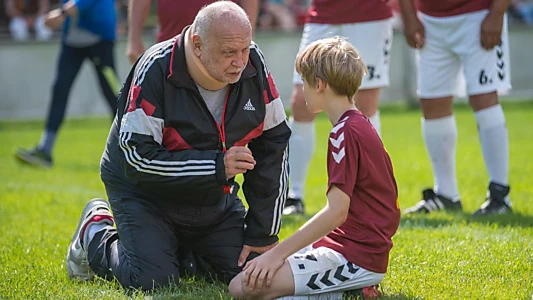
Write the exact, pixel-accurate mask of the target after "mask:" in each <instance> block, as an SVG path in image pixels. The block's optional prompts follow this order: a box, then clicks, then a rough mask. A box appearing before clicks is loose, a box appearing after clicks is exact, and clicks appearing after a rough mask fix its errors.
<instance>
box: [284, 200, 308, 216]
mask: <svg viewBox="0 0 533 300" xmlns="http://www.w3.org/2000/svg"><path fill="white" fill-rule="evenodd" d="M303 214H304V203H303V201H302V199H298V198H287V200H286V201H285V208H283V215H303Z"/></svg>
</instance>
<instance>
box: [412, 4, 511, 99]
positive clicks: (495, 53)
mask: <svg viewBox="0 0 533 300" xmlns="http://www.w3.org/2000/svg"><path fill="white" fill-rule="evenodd" d="M487 13H488V11H487V10H483V11H477V12H473V13H467V14H462V15H458V16H451V17H440V18H438V17H431V16H428V15H424V14H421V15H420V16H421V21H422V24H424V29H425V37H426V43H425V45H424V47H423V48H422V49H421V50H420V51H419V53H418V54H419V56H418V59H419V71H418V94H419V96H420V97H421V98H440V97H447V96H452V95H454V94H456V92H457V85H458V83H459V82H458V78H459V79H460V77H459V76H458V75H459V71H460V70H461V69H462V70H463V72H464V80H465V83H466V92H467V94H468V95H479V94H486V93H491V92H494V91H498V90H500V91H502V90H509V89H511V78H510V77H511V72H510V68H509V65H510V59H509V42H508V32H507V16H505V19H504V25H503V28H502V36H501V44H500V45H498V46H496V47H494V48H493V49H491V50H488V51H487V50H485V49H483V48H482V47H481V41H480V31H481V29H480V28H481V23H482V22H483V19H484V18H485V16H486V15H487Z"/></svg>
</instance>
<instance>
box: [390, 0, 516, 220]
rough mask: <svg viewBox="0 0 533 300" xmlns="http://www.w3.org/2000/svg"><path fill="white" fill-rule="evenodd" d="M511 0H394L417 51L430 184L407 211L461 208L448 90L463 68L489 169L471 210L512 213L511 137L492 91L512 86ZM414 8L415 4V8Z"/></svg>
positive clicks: (487, 212)
mask: <svg viewBox="0 0 533 300" xmlns="http://www.w3.org/2000/svg"><path fill="white" fill-rule="evenodd" d="M509 2H510V1H509V0H444V1H433V0H419V1H418V2H417V7H418V9H417V7H415V4H414V0H400V1H399V4H400V7H401V11H402V18H403V22H404V28H405V30H404V33H405V36H406V39H407V42H408V44H409V45H410V46H411V47H413V48H417V49H418V52H419V56H420V59H419V66H418V94H419V97H420V107H421V108H422V114H423V118H422V135H423V137H424V143H425V145H426V149H427V152H428V155H429V158H430V160H431V165H432V168H433V178H434V186H433V188H429V189H426V190H424V191H423V193H422V194H423V195H422V200H421V201H420V202H418V203H417V204H416V205H415V206H413V207H411V208H409V209H407V210H406V212H407V213H429V212H433V211H438V210H449V211H452V210H462V205H461V201H460V196H459V188H458V184H457V178H456V174H455V151H456V150H455V149H456V145H457V125H456V123H455V117H454V115H453V109H452V104H453V94H454V92H455V88H456V87H455V83H456V78H457V74H458V73H459V72H460V70H461V68H462V70H463V73H464V78H465V82H466V92H467V94H468V100H469V103H470V106H471V107H472V110H473V111H474V116H475V119H476V123H477V127H478V134H479V141H480V143H481V150H482V152H483V158H484V160H485V167H486V169H487V172H488V175H489V176H488V177H489V184H488V193H487V194H488V197H487V198H486V201H485V203H484V204H482V205H481V207H480V208H479V209H478V210H477V211H476V212H475V213H474V215H475V216H484V215H493V214H504V213H510V212H511V211H512V209H511V202H510V200H509V191H510V187H509V183H508V173H509V137H508V132H507V127H506V125H505V115H504V113H503V109H502V107H501V105H500V103H499V100H498V93H497V92H498V91H501V90H509V89H510V88H511V80H510V75H511V74H510V69H509V65H510V63H509V61H510V59H509V43H508V33H507V16H506V11H507V8H508V6H509ZM417 10H419V11H420V12H417Z"/></svg>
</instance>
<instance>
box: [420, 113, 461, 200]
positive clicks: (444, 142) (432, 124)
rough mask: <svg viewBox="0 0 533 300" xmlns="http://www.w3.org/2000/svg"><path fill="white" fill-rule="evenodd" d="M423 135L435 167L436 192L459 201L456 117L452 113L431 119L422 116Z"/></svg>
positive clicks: (432, 164)
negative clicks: (456, 167)
mask: <svg viewBox="0 0 533 300" xmlns="http://www.w3.org/2000/svg"><path fill="white" fill-rule="evenodd" d="M422 135H423V137H424V142H425V144H426V150H427V152H428V155H429V159H430V160H431V166H432V167H433V180H434V184H435V186H434V189H435V193H437V194H439V195H442V196H444V197H446V198H450V199H452V201H458V200H459V189H458V187H457V178H456V176H455V147H456V145H457V125H456V124H455V117H454V116H453V115H451V116H448V117H444V118H438V119H431V120H426V119H424V118H422Z"/></svg>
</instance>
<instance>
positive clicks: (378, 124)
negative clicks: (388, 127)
mask: <svg viewBox="0 0 533 300" xmlns="http://www.w3.org/2000/svg"><path fill="white" fill-rule="evenodd" d="M368 119H369V120H370V123H372V126H374V129H376V131H377V133H378V135H379V136H380V137H381V119H380V118H379V110H376V113H375V114H373V115H371V116H370V117H368Z"/></svg>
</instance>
